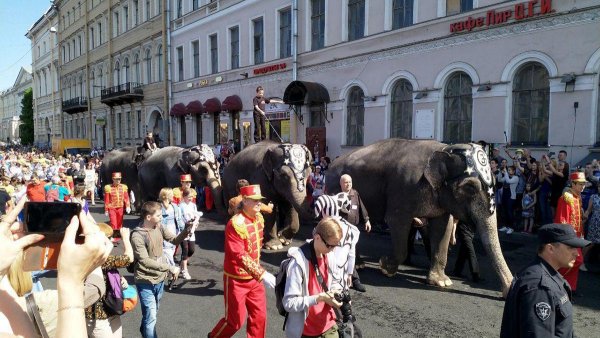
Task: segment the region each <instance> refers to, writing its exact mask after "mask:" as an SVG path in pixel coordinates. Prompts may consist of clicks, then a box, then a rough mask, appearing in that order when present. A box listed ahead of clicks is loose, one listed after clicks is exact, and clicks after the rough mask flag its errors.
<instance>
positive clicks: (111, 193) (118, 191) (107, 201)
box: [104, 184, 129, 211]
mask: <svg viewBox="0 0 600 338" xmlns="http://www.w3.org/2000/svg"><path fill="white" fill-rule="evenodd" d="M127 190H128V189H127V186H126V185H125V184H119V185H117V186H115V185H112V184H107V185H106V186H104V210H106V211H108V209H119V208H124V207H129V194H128V192H127Z"/></svg>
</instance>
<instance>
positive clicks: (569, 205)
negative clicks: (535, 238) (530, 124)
mask: <svg viewBox="0 0 600 338" xmlns="http://www.w3.org/2000/svg"><path fill="white" fill-rule="evenodd" d="M569 178H570V179H571V188H569V189H567V190H566V191H565V192H563V194H562V196H561V197H560V199H559V200H558V204H557V206H556V215H555V216H554V222H555V223H563V224H570V225H571V226H572V227H573V229H574V230H575V233H576V234H577V237H579V238H583V222H582V220H581V216H582V210H581V192H582V191H583V188H585V174H584V173H582V172H574V173H572V174H571V175H570V177H569ZM577 250H578V251H579V255H578V256H577V259H576V260H575V264H574V265H573V267H572V268H562V269H559V270H558V272H560V274H561V275H563V277H565V279H566V280H567V282H569V285H570V286H571V290H573V292H575V291H576V290H577V278H578V277H579V267H580V266H581V264H582V263H583V255H582V254H581V249H577Z"/></svg>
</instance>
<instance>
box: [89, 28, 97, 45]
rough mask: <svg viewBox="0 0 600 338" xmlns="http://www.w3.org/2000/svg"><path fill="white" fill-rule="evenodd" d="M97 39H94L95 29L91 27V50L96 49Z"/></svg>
mask: <svg viewBox="0 0 600 338" xmlns="http://www.w3.org/2000/svg"><path fill="white" fill-rule="evenodd" d="M95 43H96V38H95V37H94V27H90V49H93V48H94V44H95Z"/></svg>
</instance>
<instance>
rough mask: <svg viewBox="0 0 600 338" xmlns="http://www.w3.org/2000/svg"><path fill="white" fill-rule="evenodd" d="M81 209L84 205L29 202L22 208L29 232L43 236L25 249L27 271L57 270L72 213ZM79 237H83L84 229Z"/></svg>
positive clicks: (76, 212)
mask: <svg viewBox="0 0 600 338" xmlns="http://www.w3.org/2000/svg"><path fill="white" fill-rule="evenodd" d="M80 212H81V204H79V203H67V202H27V203H25V207H24V208H23V219H24V230H25V232H26V233H30V234H31V233H33V234H42V235H44V239H43V240H41V241H40V242H38V243H36V244H34V245H32V246H30V247H28V248H27V249H25V257H24V262H23V269H24V270H25V271H35V270H56V264H57V262H58V254H59V253H60V245H61V244H62V241H63V239H64V237H65V230H66V229H67V226H68V225H69V223H70V222H71V219H72V218H73V216H78V215H79V213H80ZM77 237H78V238H80V240H83V237H82V236H81V228H79V231H78V232H77Z"/></svg>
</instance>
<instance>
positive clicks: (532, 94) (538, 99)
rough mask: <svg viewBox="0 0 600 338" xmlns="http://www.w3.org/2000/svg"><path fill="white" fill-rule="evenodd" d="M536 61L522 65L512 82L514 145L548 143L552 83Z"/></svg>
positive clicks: (543, 68) (544, 69) (546, 72)
mask: <svg viewBox="0 0 600 338" xmlns="http://www.w3.org/2000/svg"><path fill="white" fill-rule="evenodd" d="M548 77H549V75H548V71H547V70H546V68H545V67H544V66H543V65H541V64H540V63H537V62H530V63H527V64H525V65H523V66H522V67H521V68H520V69H519V70H518V71H517V73H516V74H515V77H514V79H513V92H512V95H513V107H512V110H513V111H512V117H513V118H512V120H513V124H512V142H513V143H523V144H530V145H547V144H548V116H549V111H550V80H549V78H548Z"/></svg>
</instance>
